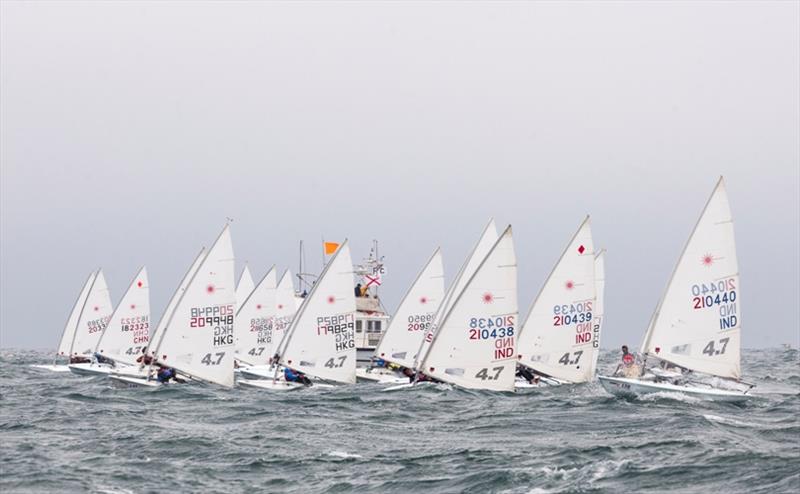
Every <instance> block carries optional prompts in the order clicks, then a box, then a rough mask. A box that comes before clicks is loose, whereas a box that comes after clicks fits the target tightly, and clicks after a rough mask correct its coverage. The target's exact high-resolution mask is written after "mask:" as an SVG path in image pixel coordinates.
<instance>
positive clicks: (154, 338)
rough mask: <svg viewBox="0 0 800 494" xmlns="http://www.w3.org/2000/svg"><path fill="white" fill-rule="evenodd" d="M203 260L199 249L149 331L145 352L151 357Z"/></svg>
mask: <svg viewBox="0 0 800 494" xmlns="http://www.w3.org/2000/svg"><path fill="white" fill-rule="evenodd" d="M205 258H206V248H205V247H203V248H202V249H200V252H199V253H198V254H197V257H195V258H194V261H192V264H191V265H190V266H189V269H188V270H187V271H186V274H184V275H183V278H181V282H180V283H179V284H178V288H176V289H175V293H173V294H172V298H170V299H169V302H168V303H167V307H166V308H165V309H164V312H163V314H161V319H160V320H159V321H158V325H157V326H156V328H155V330H152V329H151V331H150V342H149V343H148V344H147V351H148V353H150V354H151V355H152V354H154V353H155V347H156V344H157V342H158V340H159V338H160V335H161V330H162V329H164V326H165V325H166V324H167V321H169V318H170V315H171V314H172V312H173V311H174V310H175V305H176V304H177V303H178V301H179V300H180V299H181V296H182V295H183V292H185V291H186V286H187V285H188V284H189V281H190V280H191V279H192V277H193V276H194V274H195V273H196V272H197V268H199V267H200V263H202V262H203V259H205Z"/></svg>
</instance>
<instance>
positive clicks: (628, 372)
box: [615, 345, 641, 378]
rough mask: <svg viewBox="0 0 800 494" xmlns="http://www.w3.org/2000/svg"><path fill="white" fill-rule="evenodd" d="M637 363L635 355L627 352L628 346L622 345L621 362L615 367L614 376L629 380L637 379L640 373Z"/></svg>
mask: <svg viewBox="0 0 800 494" xmlns="http://www.w3.org/2000/svg"><path fill="white" fill-rule="evenodd" d="M637 361H638V359H637V358H636V354H633V353H630V352H629V351H628V345H622V362H620V364H619V365H618V366H617V370H616V372H615V374H616V375H620V374H621V375H623V376H625V377H630V378H635V377H637V376H638V375H639V373H640V371H641V367H640V366H639V364H638V363H637Z"/></svg>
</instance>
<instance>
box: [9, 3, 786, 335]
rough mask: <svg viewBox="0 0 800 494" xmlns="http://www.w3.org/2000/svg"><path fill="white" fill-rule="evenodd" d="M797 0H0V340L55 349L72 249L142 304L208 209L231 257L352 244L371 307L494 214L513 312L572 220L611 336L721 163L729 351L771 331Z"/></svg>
mask: <svg viewBox="0 0 800 494" xmlns="http://www.w3.org/2000/svg"><path fill="white" fill-rule="evenodd" d="M799 5H800V4H799V3H798V2H788V1H787V2H775V3H764V2H758V3H746V2H735V3H733V2H731V3H725V2H714V3H705V4H696V3H692V2H675V3H669V2H659V3H645V2H640V3H633V2H626V3H613V4H600V3H571V4H555V3H552V4H551V3H506V4H490V5H489V4H479V3H469V4H460V3H455V2H452V3H438V4H427V3H423V2H419V3H413V4H410V5H408V4H400V3H377V4H372V3H347V4H332V3H316V4H295V3H258V2H250V3H237V4H222V3H211V2H204V3H192V2H173V3H167V4H164V3H157V2H132V3H121V2H113V3H112V2H107V3H104V2H96V3H85V4H75V3H69V2H54V3H47V2H36V3H26V4H23V3H16V2H2V7H0V8H1V9H2V10H1V11H0V14H1V15H0V23H1V27H2V33H1V34H0V64H1V65H2V67H1V68H2V73H1V74H0V77H1V80H0V82H1V84H2V89H1V91H2V92H1V93H0V97H1V98H2V99H1V101H0V103H2V104H1V105H0V125H1V126H2V128H1V131H0V146H1V149H0V158H2V167H1V168H0V172H1V174H2V176H1V177H0V179H1V183H0V187H1V189H0V193H1V194H0V218H1V219H2V231H1V232H0V234H1V238H0V249H1V252H0V257H1V259H0V266H1V267H2V277H0V278H1V281H0V304H1V305H2V307H1V308H0V339H1V341H0V345H2V346H3V347H35V348H54V347H55V346H56V344H57V341H56V340H57V339H58V336H59V335H60V333H61V331H62V329H63V324H64V322H65V320H66V317H67V315H68V312H69V310H70V309H71V304H72V303H73V301H74V299H75V297H76V295H77V293H78V291H79V290H80V287H81V284H82V283H83V281H84V280H85V278H86V275H87V273H88V272H89V271H90V270H92V269H94V268H95V267H97V266H102V267H103V268H104V269H105V272H106V277H107V279H108V281H109V284H110V287H111V289H112V298H113V300H114V301H116V300H118V298H119V297H120V296H121V295H122V292H123V290H124V289H125V288H126V286H127V284H128V283H129V281H130V278H131V277H132V276H133V275H134V273H135V270H136V269H137V267H138V266H139V265H141V264H146V265H147V267H148V269H149V273H150V284H151V290H152V291H151V294H152V305H153V309H154V312H153V313H154V318H155V319H157V318H158V317H159V316H160V313H161V310H162V309H163V307H164V305H165V304H166V301H167V299H168V297H169V296H170V294H171V293H172V291H173V290H174V288H175V286H176V284H177V283H178V281H179V280H180V278H181V276H182V274H183V272H184V270H185V269H186V267H187V266H188V264H189V263H190V261H191V260H192V258H193V256H194V255H195V254H196V252H197V251H198V249H199V248H200V246H201V245H208V244H209V243H210V242H212V241H213V239H214V238H215V236H216V235H217V233H218V232H219V229H220V228H221V227H222V225H223V223H224V220H225V217H226V216H230V217H233V218H235V223H234V224H233V239H234V248H235V250H236V254H237V259H238V260H239V261H241V262H239V263H238V264H239V268H238V269H240V268H241V265H242V262H243V261H244V260H248V261H249V262H250V266H251V268H252V269H253V271H254V275H255V276H257V277H260V276H261V275H262V274H263V273H264V272H265V270H266V269H267V268H268V266H269V265H271V264H272V263H275V264H278V265H279V266H281V268H285V267H286V266H287V265H290V266H291V267H292V269H293V270H296V266H297V245H298V240H299V239H305V240H306V241H307V242H308V243H309V248H308V251H307V256H308V259H309V261H311V262H312V263H313V264H312V267H314V268H315V269H318V265H319V257H320V256H319V251H318V245H319V239H320V237H321V236H322V235H324V236H325V238H326V239H330V240H334V239H340V238H343V237H345V236H348V237H350V239H351V241H352V245H353V249H354V256H355V257H356V258H361V257H362V256H363V255H365V254H366V253H367V252H368V249H369V246H370V245H369V244H370V240H371V239H373V238H377V239H379V240H380V242H381V244H380V246H381V250H382V254H385V255H386V257H387V263H388V264H387V266H388V270H389V274H388V276H387V279H386V283H385V289H384V291H383V298H384V300H385V302H386V304H387V305H388V307H389V308H390V309H392V310H393V309H394V308H395V307H396V305H397V303H398V302H399V299H400V297H401V295H402V293H403V292H404V290H405V289H406V288H407V286H408V284H409V283H410V282H411V280H412V279H413V277H414V276H415V274H416V273H417V271H418V270H419V268H420V266H421V264H422V263H423V262H424V261H425V260H426V259H427V258H428V256H429V255H430V253H431V251H432V250H433V248H434V247H435V246H437V245H441V246H442V248H443V251H444V256H445V267H446V269H447V275H448V279H451V278H452V276H453V275H454V273H455V271H456V270H457V269H458V267H459V266H460V264H461V262H462V261H463V258H464V256H465V255H466V254H467V252H468V251H469V250H470V249H471V247H472V245H473V243H474V242H475V241H476V239H477V236H478V234H479V232H480V230H481V229H482V228H483V226H484V224H485V222H486V220H487V218H488V217H489V216H490V215H494V216H495V217H496V219H497V221H498V224H499V225H502V224H505V223H512V224H513V225H514V235H515V240H516V247H517V255H518V263H519V280H520V307H521V308H522V310H523V311H527V308H528V306H529V304H530V302H531V300H532V298H533V297H534V295H535V293H536V292H537V291H538V289H539V287H540V286H541V284H542V282H543V280H544V278H545V276H546V274H547V273H548V272H549V270H550V269H551V268H552V265H553V263H554V262H555V260H556V259H557V258H558V256H559V254H560V252H561V250H562V249H563V247H564V245H565V243H566V242H567V241H568V239H569V237H570V235H571V234H572V233H573V231H574V230H575V228H577V226H578V224H579V223H580V221H581V219H582V218H583V216H584V214H586V213H590V214H591V215H592V226H593V231H594V236H595V241H596V243H597V244H598V245H600V246H604V247H606V248H607V249H608V257H607V268H606V269H607V285H606V296H607V308H606V321H607V325H606V327H605V328H604V334H603V346H612V345H618V344H620V343H622V342H630V343H632V344H633V345H638V344H639V343H640V341H641V337H642V334H643V332H644V329H645V326H646V324H647V322H648V319H649V317H650V314H651V312H652V310H653V308H654V306H655V304H656V302H657V299H658V297H659V296H660V294H661V292H662V291H663V288H664V285H665V283H666V281H667V278H668V277H669V273H670V271H671V269H672V267H673V265H674V263H675V262H676V259H677V256H678V254H679V252H680V250H681V248H682V246H683V244H684V242H685V240H686V237H687V235H688V234H689V232H690V230H691V228H692V226H693V224H694V222H695V220H696V218H697V215H698V214H699V212H700V209H701V208H702V206H703V204H704V203H705V201H706V199H707V196H708V194H709V193H710V192H711V189H712V187H713V185H714V183H715V181H716V179H717V177H718V175H720V174H724V175H725V176H726V180H727V184H728V190H729V193H730V198H731V203H732V208H733V214H734V219H735V222H736V234H737V243H738V245H737V247H738V253H739V262H740V267H741V278H742V285H743V296H744V297H746V299H745V300H746V301H745V302H744V311H743V327H744V336H743V339H744V345H745V346H747V347H761V346H775V345H777V344H779V343H782V342H787V341H792V342H793V343H794V344H795V345H796V344H797V343H798V332H799V329H798V320H800V319H799V317H800V314H799V311H800V309H798V300H800V290H799V289H798V284H799V282H798V279H800V274H799V273H798V264H799V257H800V254H798V253H799V252H800V233H799V231H798V223H799V222H800V203H799V202H798V201H799V199H798V196H799V195H800V190H799V189H800V185H799V184H800V172H799V171H798V170H799V169H800V137H798V136H800V123H799V122H800V100H799V98H798V88H799V87H800V68H799V64H800V62H799V60H800V48H798V47H800V34H799V33H800V27H799V26H798V23H799V22H800V21H799V20H798V19H800V7H799ZM238 269H237V276H238Z"/></svg>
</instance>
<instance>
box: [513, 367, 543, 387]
mask: <svg viewBox="0 0 800 494" xmlns="http://www.w3.org/2000/svg"><path fill="white" fill-rule="evenodd" d="M517 376H519V377H521V378H523V379H525V380H526V381H528V383H530V384H534V381H535V382H536V383H538V382H539V378H538V377H536V376H535V375H534V374H533V372H531V370H530V369H528V368H527V367H525V366H524V365H518V366H517Z"/></svg>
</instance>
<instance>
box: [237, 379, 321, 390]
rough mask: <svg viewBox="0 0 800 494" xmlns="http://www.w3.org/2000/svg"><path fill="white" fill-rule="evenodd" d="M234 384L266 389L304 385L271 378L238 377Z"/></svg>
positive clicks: (292, 387)
mask: <svg viewBox="0 0 800 494" xmlns="http://www.w3.org/2000/svg"><path fill="white" fill-rule="evenodd" d="M236 384H238V385H240V386H244V387H246V388H258V389H266V390H268V391H294V390H296V389H300V388H304V387H305V385H303V384H301V383H294V382H286V381H273V380H272V379H254V380H250V379H239V380H238V381H236Z"/></svg>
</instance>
